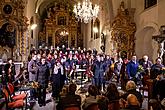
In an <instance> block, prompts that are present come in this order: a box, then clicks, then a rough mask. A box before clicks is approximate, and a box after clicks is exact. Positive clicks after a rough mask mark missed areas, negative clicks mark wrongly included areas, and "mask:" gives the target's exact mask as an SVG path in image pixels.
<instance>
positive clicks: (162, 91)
mask: <svg viewBox="0 0 165 110" xmlns="http://www.w3.org/2000/svg"><path fill="white" fill-rule="evenodd" d="M154 82H155V83H154ZM154 82H153V86H154V88H153V91H152V95H153V98H156V96H157V95H159V99H160V100H163V98H165V79H164V78H163V79H161V80H160V81H154Z"/></svg>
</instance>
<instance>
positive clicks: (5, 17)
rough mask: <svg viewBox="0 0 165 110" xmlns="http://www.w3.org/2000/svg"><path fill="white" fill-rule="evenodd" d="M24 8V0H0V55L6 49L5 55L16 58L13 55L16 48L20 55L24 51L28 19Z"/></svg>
mask: <svg viewBox="0 0 165 110" xmlns="http://www.w3.org/2000/svg"><path fill="white" fill-rule="evenodd" d="M24 9H25V2H24V0H1V1H0V55H2V53H3V52H4V51H3V50H6V49H7V50H9V52H7V53H6V54H7V57H8V58H9V57H12V58H13V59H14V60H18V59H17V57H16V56H14V55H18V54H13V53H14V52H15V51H16V50H17V52H18V53H20V55H21V56H23V55H24V54H25V53H26V47H27V46H26V43H25V42H26V38H25V37H26V35H25V33H26V30H27V27H28V24H27V22H28V19H27V18H26V17H25V16H24ZM1 57H2V56H0V58H1ZM19 59H20V60H22V58H19Z"/></svg>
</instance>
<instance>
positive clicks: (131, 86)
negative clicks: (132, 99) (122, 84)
mask: <svg viewBox="0 0 165 110" xmlns="http://www.w3.org/2000/svg"><path fill="white" fill-rule="evenodd" d="M126 90H127V92H126V93H125V94H123V95H122V96H121V98H123V99H124V100H126V99H127V96H128V95H129V94H133V95H135V96H136V97H137V99H138V101H139V103H140V105H142V102H143V97H142V95H141V93H140V92H138V91H137V90H136V84H135V82H134V81H128V82H127V84H126Z"/></svg>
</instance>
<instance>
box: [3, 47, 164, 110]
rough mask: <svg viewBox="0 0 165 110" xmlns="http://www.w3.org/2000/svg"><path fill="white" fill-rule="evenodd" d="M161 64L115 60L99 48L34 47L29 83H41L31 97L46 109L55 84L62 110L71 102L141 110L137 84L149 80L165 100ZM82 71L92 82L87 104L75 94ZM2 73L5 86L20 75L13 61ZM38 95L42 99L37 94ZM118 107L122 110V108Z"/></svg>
mask: <svg viewBox="0 0 165 110" xmlns="http://www.w3.org/2000/svg"><path fill="white" fill-rule="evenodd" d="M161 62H162V59H161V58H157V59H156V63H155V64H153V63H152V62H151V61H150V60H149V58H148V56H147V55H144V56H143V58H141V59H139V60H137V58H136V55H133V56H132V58H131V59H130V60H128V59H127V58H118V60H117V61H114V59H113V58H111V56H109V55H106V54H104V53H101V54H98V52H97V50H96V49H93V50H91V49H89V50H86V49H85V48H84V49H80V48H78V49H75V48H72V49H70V48H66V47H65V46H64V45H63V46H62V47H61V48H59V47H57V48H53V47H51V48H50V49H48V48H44V49H43V48H40V49H38V50H36V49H34V48H33V49H32V50H31V52H30V55H29V61H28V69H27V70H28V75H29V77H28V80H29V82H32V83H37V89H36V88H33V89H31V90H30V98H31V100H33V101H36V99H37V98H38V104H39V106H40V107H41V106H45V105H46V89H47V88H48V84H49V83H51V86H52V98H53V99H54V100H56V101H58V105H57V108H58V110H60V109H62V108H63V109H64V107H65V105H66V106H67V104H71V103H74V104H76V105H78V107H80V108H81V107H82V108H83V109H84V110H85V109H86V108H88V107H89V106H90V104H92V103H98V107H99V108H100V110H107V109H108V105H109V104H110V103H114V101H115V102H116V101H117V102H118V101H119V100H120V102H122V104H120V105H123V106H122V108H125V109H128V110H139V109H140V108H141V106H142V102H143V96H142V94H141V93H140V92H138V91H137V90H136V89H137V86H136V85H139V84H140V85H143V86H146V80H147V79H152V80H153V89H152V93H153V95H152V98H153V99H155V100H157V101H156V103H157V102H158V101H162V100H163V99H164V98H165V96H164V91H165V90H164V87H165V84H164V82H165V80H164V73H165V70H164V65H163V64H161ZM78 68H80V69H85V72H83V74H82V76H81V77H82V78H86V79H88V81H89V82H91V85H90V86H89V88H88V94H89V96H88V97H86V99H85V100H84V101H83V102H82V101H81V97H80V96H79V95H76V94H75V91H76V90H77V87H76V84H74V82H72V81H73V80H76V79H77V76H78V74H77V72H76V69H78ZM2 74H3V77H5V78H4V79H3V81H2V83H3V84H4V85H5V84H6V83H8V82H10V83H12V82H13V81H15V79H14V75H15V74H16V73H15V67H14V63H13V62H12V59H8V62H7V64H6V65H5V66H4V72H2ZM146 78H147V79H146ZM113 79H115V80H116V82H115V84H114V83H112V82H113V81H112V80H113ZM107 83H108V84H107ZM65 84H69V91H68V92H67V94H65V95H63V96H61V95H60V92H61V91H62V89H63V87H64V85H65ZM117 86H121V89H122V90H123V91H126V93H125V94H123V95H120V94H119V92H118V89H117ZM36 90H37V91H36ZM102 91H103V92H102ZM38 93H39V94H40V95H39V96H37V95H36V94H38ZM100 95H101V98H100ZM158 96H159V97H158ZM71 97H72V98H71ZM70 99H72V101H71V100H70ZM100 100H101V101H100ZM121 100H122V101H121ZM151 102H153V101H151ZM154 102H155V101H154ZM103 105H105V106H103ZM118 107H119V108H120V106H118ZM132 108H134V109H132ZM159 108H160V107H159ZM63 109H62V110H63ZM116 110H117V109H116Z"/></svg>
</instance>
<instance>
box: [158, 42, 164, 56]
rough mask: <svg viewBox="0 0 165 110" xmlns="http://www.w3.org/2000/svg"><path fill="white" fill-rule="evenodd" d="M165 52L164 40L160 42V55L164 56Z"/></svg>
mask: <svg viewBox="0 0 165 110" xmlns="http://www.w3.org/2000/svg"><path fill="white" fill-rule="evenodd" d="M164 52H165V50H164V41H163V42H162V43H159V44H158V57H160V58H162V56H163V54H164Z"/></svg>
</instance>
